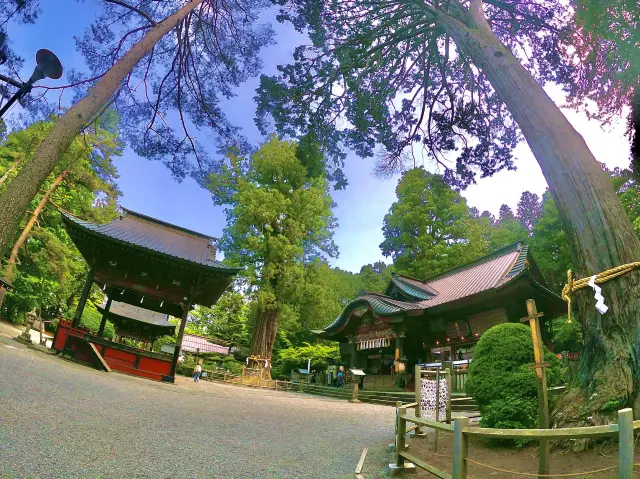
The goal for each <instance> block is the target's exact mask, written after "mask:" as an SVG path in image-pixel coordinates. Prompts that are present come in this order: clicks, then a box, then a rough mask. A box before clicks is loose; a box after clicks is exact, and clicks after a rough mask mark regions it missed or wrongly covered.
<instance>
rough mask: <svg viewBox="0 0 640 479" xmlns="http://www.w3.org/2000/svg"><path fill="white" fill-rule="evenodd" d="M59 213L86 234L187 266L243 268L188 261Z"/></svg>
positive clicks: (219, 269)
mask: <svg viewBox="0 0 640 479" xmlns="http://www.w3.org/2000/svg"><path fill="white" fill-rule="evenodd" d="M61 213H62V215H63V216H62V217H63V219H65V218H66V219H67V220H68V221H70V222H71V223H72V224H74V225H75V226H77V227H79V228H81V229H82V230H83V231H84V232H85V233H87V234H90V235H92V236H95V237H98V238H108V239H109V240H110V241H114V242H117V243H120V244H123V245H127V246H130V247H132V248H134V249H137V250H139V251H144V252H147V253H152V254H156V255H159V256H163V257H165V258H171V259H172V260H176V261H179V262H181V263H185V264H188V265H189V266H193V267H200V268H206V269H208V270H214V271H217V272H225V273H230V274H236V273H238V272H240V271H242V270H243V268H234V267H231V266H226V265H225V264H224V263H220V262H219V261H213V262H212V264H211V263H207V264H205V263H199V262H195V261H190V260H188V259H185V258H180V257H179V256H175V255H172V254H168V253H165V252H163V251H158V250H155V249H151V248H147V247H145V246H141V245H138V244H136V243H132V242H129V241H124V240H121V239H119V238H114V237H113V236H110V235H107V234H105V233H101V232H99V231H94V230H93V229H91V228H89V227H87V226H86V225H85V223H88V222H86V221H84V220H81V219H80V218H77V217H75V216H73V215H71V214H70V213H67V212H65V211H61ZM88 224H91V223H88Z"/></svg>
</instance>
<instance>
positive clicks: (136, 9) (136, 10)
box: [104, 0, 156, 27]
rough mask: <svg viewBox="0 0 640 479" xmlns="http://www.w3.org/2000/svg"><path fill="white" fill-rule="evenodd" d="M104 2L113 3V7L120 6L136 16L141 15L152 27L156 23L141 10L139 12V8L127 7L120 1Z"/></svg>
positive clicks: (127, 5) (126, 4)
mask: <svg viewBox="0 0 640 479" xmlns="http://www.w3.org/2000/svg"><path fill="white" fill-rule="evenodd" d="M104 1H105V2H107V3H113V4H114V5H120V6H121V7H124V8H128V9H129V10H131V11H132V12H136V13H137V14H138V15H141V16H143V17H144V18H146V19H147V20H148V21H149V23H150V24H151V25H153V26H154V27H155V26H156V22H155V21H154V20H153V18H151V17H150V16H149V14H147V13H146V12H143V11H142V10H140V9H139V8H137V7H135V6H133V5H129V4H128V3H126V2H123V1H121V0H104Z"/></svg>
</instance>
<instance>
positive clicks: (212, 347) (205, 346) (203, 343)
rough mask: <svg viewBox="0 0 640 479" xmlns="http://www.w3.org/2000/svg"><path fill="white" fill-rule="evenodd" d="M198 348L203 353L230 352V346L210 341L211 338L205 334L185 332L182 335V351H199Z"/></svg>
mask: <svg viewBox="0 0 640 479" xmlns="http://www.w3.org/2000/svg"><path fill="white" fill-rule="evenodd" d="M198 349H199V350H200V351H199V352H201V353H220V354H229V348H228V347H227V346H221V345H219V344H215V343H210V342H209V339H208V338H205V337H204V336H197V335H195V334H186V333H185V335H184V336H183V337H182V351H186V352H190V353H195V352H198Z"/></svg>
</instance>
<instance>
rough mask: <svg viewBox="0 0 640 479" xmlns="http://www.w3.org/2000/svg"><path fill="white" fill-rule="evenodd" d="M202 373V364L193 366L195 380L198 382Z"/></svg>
mask: <svg viewBox="0 0 640 479" xmlns="http://www.w3.org/2000/svg"><path fill="white" fill-rule="evenodd" d="M200 374H202V366H201V365H200V364H196V367H195V368H193V382H194V383H197V382H198V380H199V379H200Z"/></svg>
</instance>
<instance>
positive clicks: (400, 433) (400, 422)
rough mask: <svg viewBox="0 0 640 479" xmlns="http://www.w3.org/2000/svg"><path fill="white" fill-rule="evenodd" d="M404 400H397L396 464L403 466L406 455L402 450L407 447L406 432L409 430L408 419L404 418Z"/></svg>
mask: <svg viewBox="0 0 640 479" xmlns="http://www.w3.org/2000/svg"><path fill="white" fill-rule="evenodd" d="M400 406H402V402H401V401H398V402H396V457H395V461H396V466H397V467H402V466H403V465H404V457H402V456H401V455H400V452H401V451H404V449H405V434H406V431H407V421H406V420H405V418H404V415H405V410H404V409H402V408H401V407H400Z"/></svg>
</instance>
